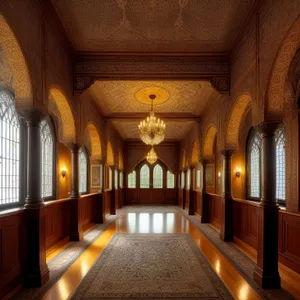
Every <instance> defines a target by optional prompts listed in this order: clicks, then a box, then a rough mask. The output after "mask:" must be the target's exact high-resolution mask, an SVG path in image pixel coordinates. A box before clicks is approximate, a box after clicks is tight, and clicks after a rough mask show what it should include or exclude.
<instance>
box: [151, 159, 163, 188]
mask: <svg viewBox="0 0 300 300" xmlns="http://www.w3.org/2000/svg"><path fill="white" fill-rule="evenodd" d="M153 187H154V188H155V189H162V188H163V168H162V167H161V165H159V164H157V165H156V166H155V167H154V169H153Z"/></svg>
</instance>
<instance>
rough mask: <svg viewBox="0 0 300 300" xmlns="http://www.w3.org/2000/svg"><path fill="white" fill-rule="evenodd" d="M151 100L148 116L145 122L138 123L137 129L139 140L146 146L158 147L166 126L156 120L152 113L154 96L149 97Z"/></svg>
mask: <svg viewBox="0 0 300 300" xmlns="http://www.w3.org/2000/svg"><path fill="white" fill-rule="evenodd" d="M149 98H150V99H151V110H150V115H149V117H147V119H146V120H143V121H141V122H140V124H139V126H138V128H139V132H140V138H141V140H142V141H143V142H144V143H145V144H146V145H151V146H153V145H158V144H159V143H161V142H162V141H163V140H164V138H165V132H166V124H165V122H164V121H163V120H160V119H159V118H156V116H155V115H154V111H153V100H154V99H155V98H156V95H154V94H151V95H149Z"/></svg>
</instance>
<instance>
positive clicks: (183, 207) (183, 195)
mask: <svg viewBox="0 0 300 300" xmlns="http://www.w3.org/2000/svg"><path fill="white" fill-rule="evenodd" d="M182 172H183V174H184V183H183V188H182V209H185V201H186V194H185V193H186V175H187V172H186V171H184V170H183V171H182Z"/></svg>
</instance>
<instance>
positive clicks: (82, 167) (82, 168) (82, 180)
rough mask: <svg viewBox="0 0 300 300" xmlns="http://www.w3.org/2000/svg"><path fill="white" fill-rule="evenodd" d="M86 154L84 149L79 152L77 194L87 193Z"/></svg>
mask: <svg viewBox="0 0 300 300" xmlns="http://www.w3.org/2000/svg"><path fill="white" fill-rule="evenodd" d="M87 163H88V160H87V154H86V152H85V150H84V149H81V150H80V152H79V192H80V193H81V194H84V193H87Z"/></svg>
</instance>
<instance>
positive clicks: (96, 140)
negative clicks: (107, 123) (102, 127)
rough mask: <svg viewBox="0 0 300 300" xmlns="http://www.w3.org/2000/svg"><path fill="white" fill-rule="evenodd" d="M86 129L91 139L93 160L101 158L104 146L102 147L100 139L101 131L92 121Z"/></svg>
mask: <svg viewBox="0 0 300 300" xmlns="http://www.w3.org/2000/svg"><path fill="white" fill-rule="evenodd" d="M86 130H87V133H88V136H89V140H90V146H91V157H92V159H93V160H101V159H102V148H101V139H100V135H99V132H98V130H97V128H96V126H95V125H94V124H93V123H92V122H89V123H88V124H87V126H86Z"/></svg>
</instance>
